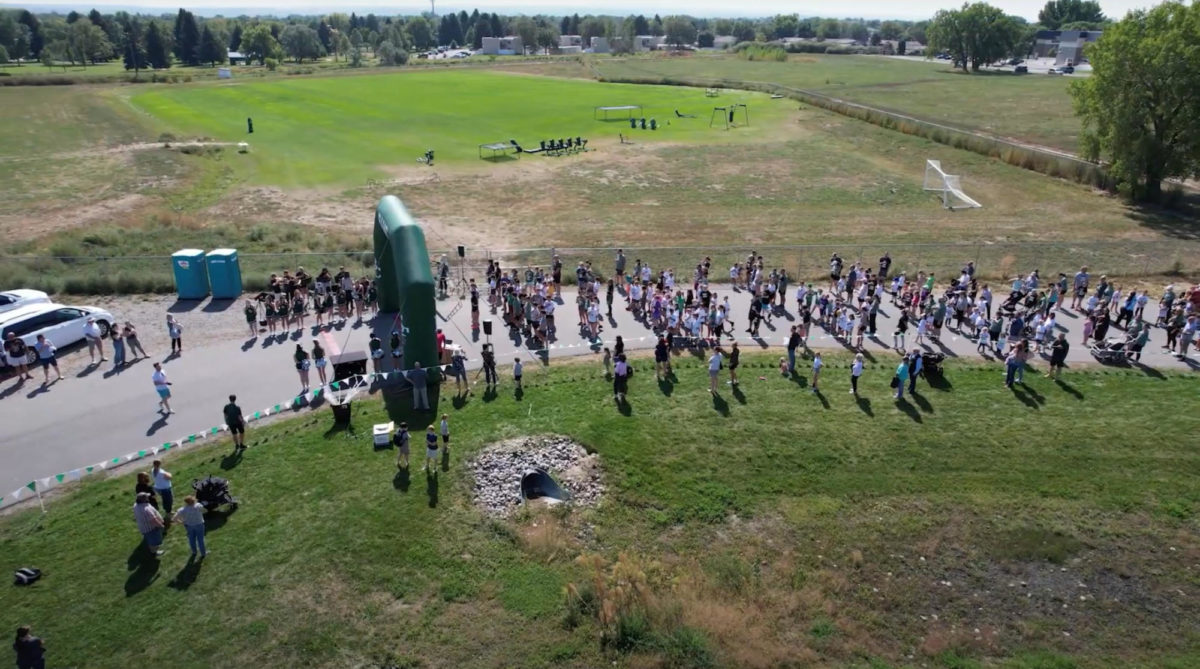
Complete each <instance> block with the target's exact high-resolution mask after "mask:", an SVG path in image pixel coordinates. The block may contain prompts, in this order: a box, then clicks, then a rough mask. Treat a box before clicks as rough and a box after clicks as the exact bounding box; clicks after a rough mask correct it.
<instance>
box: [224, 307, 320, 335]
mask: <svg viewBox="0 0 1200 669" xmlns="http://www.w3.org/2000/svg"><path fill="white" fill-rule="evenodd" d="M242 313H243V314H245V316H246V325H247V326H249V328H250V336H251V337H252V338H253V337H256V336H258V308H257V307H255V306H254V303H253V302H251V301H250V300H246V306H245V307H244V308H243V309H242ZM317 313H318V315H317V319H318V320H317V322H318V323H319V322H320V312H317Z"/></svg>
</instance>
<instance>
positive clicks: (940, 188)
mask: <svg viewBox="0 0 1200 669" xmlns="http://www.w3.org/2000/svg"><path fill="white" fill-rule="evenodd" d="M924 188H925V190H927V191H933V192H935V193H941V197H942V206H943V207H945V208H947V209H951V210H953V209H979V208H981V207H983V205H981V204H979V203H978V202H976V201H975V200H973V199H971V198H970V197H968V196H967V194H966V193H964V192H963V189H962V179H961V178H960V177H959V176H957V175H954V174H946V171H945V170H943V169H942V163H941V161H939V160H926V161H925V186H924Z"/></svg>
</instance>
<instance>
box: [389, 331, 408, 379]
mask: <svg viewBox="0 0 1200 669" xmlns="http://www.w3.org/2000/svg"><path fill="white" fill-rule="evenodd" d="M388 348H390V349H391V350H392V369H393V370H395V371H397V372H398V371H400V358H401V356H403V355H404V351H402V350H401V349H400V331H399V330H392V338H391V340H389V341H388Z"/></svg>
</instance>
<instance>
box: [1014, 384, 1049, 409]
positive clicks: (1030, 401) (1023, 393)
mask: <svg viewBox="0 0 1200 669" xmlns="http://www.w3.org/2000/svg"><path fill="white" fill-rule="evenodd" d="M1009 390H1011V391H1012V394H1013V396H1014V397H1016V398H1017V399H1019V400H1021V403H1022V404H1024V405H1025V406H1027V407H1029V408H1030V409H1034V410H1036V411H1040V410H1041V408H1042V407H1041V405H1040V404H1038V401H1037V400H1036V399H1035V398H1034V396H1033V395H1031V394H1029V393H1028V392H1027V391H1028V390H1030V389H1029V387H1028V386H1026V385H1024V384H1022V383H1014V384H1012V386H1010V387H1009Z"/></svg>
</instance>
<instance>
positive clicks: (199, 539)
mask: <svg viewBox="0 0 1200 669" xmlns="http://www.w3.org/2000/svg"><path fill="white" fill-rule="evenodd" d="M171 521H172V522H182V523H183V529H185V530H187V538H188V548H191V549H192V557H196V553H197V552H199V553H200V557H202V558H203V557H206V556H207V555H208V547H207V546H205V545H204V506H203V505H201V504H199V503H197V502H196V498H195V497H194V496H192V495H188V496H187V497H184V498H183V506H181V507H179V510H178V511H176V512H175V515H174V516H173V517H172V518H171Z"/></svg>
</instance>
